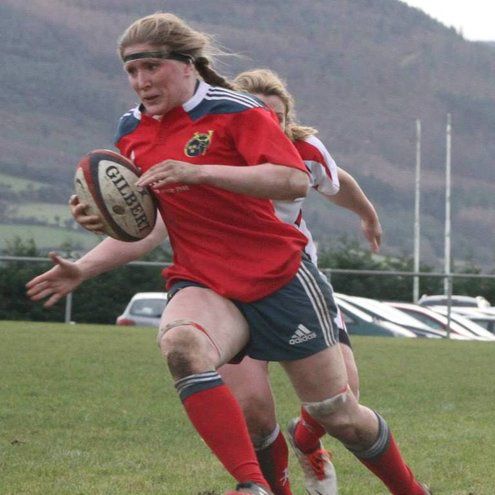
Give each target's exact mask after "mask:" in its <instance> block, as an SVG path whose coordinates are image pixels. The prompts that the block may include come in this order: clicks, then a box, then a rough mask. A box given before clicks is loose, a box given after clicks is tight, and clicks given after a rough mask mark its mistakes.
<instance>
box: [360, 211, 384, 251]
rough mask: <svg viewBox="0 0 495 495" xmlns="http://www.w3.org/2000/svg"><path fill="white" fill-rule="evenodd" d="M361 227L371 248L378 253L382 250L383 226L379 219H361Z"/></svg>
mask: <svg viewBox="0 0 495 495" xmlns="http://www.w3.org/2000/svg"><path fill="white" fill-rule="evenodd" d="M361 229H362V230H363V234H364V236H365V237H366V239H367V240H368V243H369V245H370V249H371V251H372V252H373V253H378V251H380V246H381V244H382V234H383V230H382V226H381V224H380V221H379V220H378V219H374V220H366V219H361Z"/></svg>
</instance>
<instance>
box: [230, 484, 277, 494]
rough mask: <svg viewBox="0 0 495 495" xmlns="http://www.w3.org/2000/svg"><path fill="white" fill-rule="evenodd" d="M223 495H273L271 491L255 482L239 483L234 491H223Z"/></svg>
mask: <svg viewBox="0 0 495 495" xmlns="http://www.w3.org/2000/svg"><path fill="white" fill-rule="evenodd" d="M224 495H273V492H271V491H270V490H269V489H268V488H266V487H263V486H261V485H258V484H257V483H239V484H238V485H237V486H236V487H235V490H234V491H230V492H225V493H224Z"/></svg>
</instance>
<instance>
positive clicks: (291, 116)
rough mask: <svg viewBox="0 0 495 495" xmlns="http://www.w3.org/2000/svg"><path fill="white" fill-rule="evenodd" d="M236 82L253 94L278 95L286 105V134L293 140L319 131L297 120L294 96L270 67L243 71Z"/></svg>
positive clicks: (241, 88)
mask: <svg viewBox="0 0 495 495" xmlns="http://www.w3.org/2000/svg"><path fill="white" fill-rule="evenodd" d="M234 83H235V85H236V87H237V89H239V90H241V91H246V92H248V93H253V94H261V95H264V96H277V97H279V98H280V99H281V100H282V102H283V104H284V106H285V119H286V125H285V129H284V131H285V134H286V135H287V137H288V138H289V139H291V140H292V141H297V140H299V139H304V138H306V137H308V136H312V135H314V134H316V133H317V132H318V131H317V130H316V129H315V128H313V127H307V126H303V125H301V124H298V123H297V121H296V112H295V109H294V98H293V97H292V95H291V94H290V93H289V91H287V87H286V84H285V82H284V81H283V80H282V78H281V77H280V76H279V75H278V74H277V73H276V72H273V71H272V70H269V69H254V70H250V71H246V72H241V73H240V74H239V75H238V76H237V77H236V78H235V79H234Z"/></svg>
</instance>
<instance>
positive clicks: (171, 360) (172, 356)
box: [157, 321, 212, 377]
mask: <svg viewBox="0 0 495 495" xmlns="http://www.w3.org/2000/svg"><path fill="white" fill-rule="evenodd" d="M157 342H158V345H159V347H160V350H161V352H162V355H163V357H164V358H165V361H166V362H167V366H168V368H169V370H170V372H171V373H172V375H173V376H175V377H183V376H188V375H190V374H193V373H197V372H201V371H203V370H204V369H205V368H208V369H210V368H211V367H212V363H211V362H210V361H211V359H210V356H209V349H208V346H207V344H208V342H207V341H206V339H205V337H204V335H203V334H202V333H201V332H199V331H198V330H197V329H196V328H195V327H194V326H192V325H190V324H189V323H188V322H185V321H176V322H171V323H169V324H167V325H166V326H164V327H163V328H161V329H160V331H159V333H158V338H157Z"/></svg>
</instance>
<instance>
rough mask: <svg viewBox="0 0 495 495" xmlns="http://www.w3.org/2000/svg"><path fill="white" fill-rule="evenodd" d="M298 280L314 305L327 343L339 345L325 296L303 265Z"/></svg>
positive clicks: (298, 273) (302, 264)
mask: <svg viewBox="0 0 495 495" xmlns="http://www.w3.org/2000/svg"><path fill="white" fill-rule="evenodd" d="M297 278H298V280H299V282H300V283H301V285H302V286H303V288H304V290H305V291H306V294H307V296H308V298H309V300H310V301H311V304H312V305H313V309H314V311H315V313H316V316H317V318H318V321H319V323H320V326H321V330H322V333H323V337H324V339H325V343H326V344H327V345H328V346H332V345H334V344H336V343H337V341H336V338H335V336H334V335H333V332H332V317H331V313H330V309H329V308H328V305H327V301H326V299H325V295H324V294H323V293H322V291H321V289H320V287H319V285H318V283H317V281H316V279H315V277H314V275H313V274H312V273H311V272H310V271H309V270H308V269H307V268H306V267H305V266H304V263H301V266H300V268H299V270H298V272H297Z"/></svg>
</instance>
